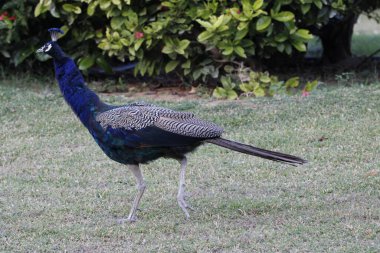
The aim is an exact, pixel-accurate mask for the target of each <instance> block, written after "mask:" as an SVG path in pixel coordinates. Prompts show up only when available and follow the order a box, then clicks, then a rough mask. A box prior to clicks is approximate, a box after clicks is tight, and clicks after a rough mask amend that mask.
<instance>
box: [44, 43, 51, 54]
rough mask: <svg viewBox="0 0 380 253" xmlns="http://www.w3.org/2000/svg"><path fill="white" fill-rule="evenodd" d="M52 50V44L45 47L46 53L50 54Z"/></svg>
mask: <svg viewBox="0 0 380 253" xmlns="http://www.w3.org/2000/svg"><path fill="white" fill-rule="evenodd" d="M50 49H51V44H49V45H47V46H45V48H44V52H49V50H50Z"/></svg>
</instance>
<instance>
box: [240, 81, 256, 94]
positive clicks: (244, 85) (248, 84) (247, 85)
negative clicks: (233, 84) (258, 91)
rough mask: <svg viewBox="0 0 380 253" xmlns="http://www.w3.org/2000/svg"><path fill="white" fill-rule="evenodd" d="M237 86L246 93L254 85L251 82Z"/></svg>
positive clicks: (251, 89) (252, 88)
mask: <svg viewBox="0 0 380 253" xmlns="http://www.w3.org/2000/svg"><path fill="white" fill-rule="evenodd" d="M239 88H240V89H241V90H242V91H243V92H245V93H248V92H252V91H253V90H254V88H255V87H254V85H253V84H252V83H242V84H240V85H239Z"/></svg>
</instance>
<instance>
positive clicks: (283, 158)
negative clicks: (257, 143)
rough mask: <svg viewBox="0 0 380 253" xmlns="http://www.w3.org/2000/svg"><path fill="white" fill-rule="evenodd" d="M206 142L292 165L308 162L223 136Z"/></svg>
mask: <svg viewBox="0 0 380 253" xmlns="http://www.w3.org/2000/svg"><path fill="white" fill-rule="evenodd" d="M206 142H209V143H212V144H215V145H218V146H221V147H224V148H228V149H231V150H234V151H238V152H241V153H244V154H248V155H253V156H258V157H261V158H264V159H268V160H272V161H276V162H282V163H287V164H290V165H294V166H296V165H298V164H304V163H307V161H306V160H304V159H302V158H299V157H296V156H292V155H287V154H283V153H279V152H275V151H270V150H265V149H261V148H256V147H253V146H250V145H246V144H242V143H239V142H235V141H230V140H226V139H222V138H216V139H208V140H206Z"/></svg>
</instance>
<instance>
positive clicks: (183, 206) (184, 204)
mask: <svg viewBox="0 0 380 253" xmlns="http://www.w3.org/2000/svg"><path fill="white" fill-rule="evenodd" d="M177 201H178V205H179V207H181V209H182V211H183V212H184V213H185V216H186V219H189V218H190V214H189V211H188V210H191V211H194V208H192V207H191V206H190V205H189V204H187V202H186V200H185V194H184V193H182V194H179V195H178V196H177Z"/></svg>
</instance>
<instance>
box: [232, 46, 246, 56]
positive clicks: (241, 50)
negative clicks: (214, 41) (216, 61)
mask: <svg viewBox="0 0 380 253" xmlns="http://www.w3.org/2000/svg"><path fill="white" fill-rule="evenodd" d="M234 52H235V53H236V54H237V55H239V56H240V57H243V58H247V55H246V54H245V52H244V48H242V47H241V46H237V47H234Z"/></svg>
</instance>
